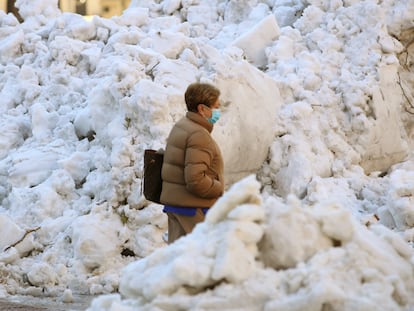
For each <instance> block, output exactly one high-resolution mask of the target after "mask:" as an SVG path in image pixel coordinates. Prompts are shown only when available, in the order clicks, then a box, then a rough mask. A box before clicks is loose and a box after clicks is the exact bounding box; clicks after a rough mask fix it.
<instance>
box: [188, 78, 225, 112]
mask: <svg viewBox="0 0 414 311" xmlns="http://www.w3.org/2000/svg"><path fill="white" fill-rule="evenodd" d="M184 97H185V103H186V105H187V109H188V111H192V112H198V109H199V108H198V105H204V106H207V107H213V106H214V105H215V104H216V103H217V101H218V99H219V97H220V91H219V90H218V89H217V88H216V87H214V86H213V85H211V84H208V83H192V84H190V85H189V86H188V87H187V90H186V92H185V95H184Z"/></svg>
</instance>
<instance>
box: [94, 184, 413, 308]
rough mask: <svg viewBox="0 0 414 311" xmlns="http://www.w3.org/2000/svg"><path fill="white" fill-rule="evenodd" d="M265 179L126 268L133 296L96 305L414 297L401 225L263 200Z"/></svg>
mask: <svg viewBox="0 0 414 311" xmlns="http://www.w3.org/2000/svg"><path fill="white" fill-rule="evenodd" d="M259 187H260V185H259V184H258V182H257V181H256V180H255V178H254V177H253V176H250V177H247V178H245V179H243V180H242V181H240V182H239V183H236V184H235V185H233V187H232V188H231V189H229V190H228V192H227V193H226V194H225V195H224V196H223V197H222V198H221V199H220V200H219V201H218V202H217V203H216V204H215V205H214V207H213V208H212V210H211V211H210V212H209V214H207V218H206V222H204V223H201V224H199V225H197V226H196V228H195V230H194V232H193V233H192V234H191V235H189V236H186V237H183V238H181V239H179V240H177V241H176V242H175V243H174V244H172V245H170V246H168V247H165V248H162V249H159V250H157V251H155V252H154V253H152V254H151V255H149V256H148V257H146V258H144V259H142V260H139V261H137V262H134V263H131V264H130V265H128V266H127V267H126V268H125V269H124V270H123V272H122V279H121V287H120V295H121V296H122V298H123V299H124V300H120V296H119V295H112V296H102V297H100V298H96V299H95V300H94V301H93V302H92V304H91V306H90V308H89V309H88V310H89V311H92V310H113V309H114V308H121V306H122V308H125V310H133V309H135V310H136V309H137V308H139V309H140V310H156V309H161V310H169V309H171V308H172V309H174V308H178V307H179V308H182V309H185V310H190V309H197V310H211V309H213V310H216V309H217V310H219V309H221V310H223V309H225V310H227V309H237V310H304V309H306V310H320V309H321V308H323V307H328V306H329V308H332V309H335V310H337V309H339V310H355V308H363V309H371V308H375V309H380V310H392V309H396V310H397V309H401V310H403V309H404V308H406V307H408V306H409V305H412V303H413V299H412V297H411V296H410V294H409V293H410V292H412V291H413V290H414V288H413V284H412V282H411V280H412V278H413V277H414V270H413V268H414V265H413V262H412V259H413V258H414V257H413V253H412V249H411V248H410V247H409V246H408V245H407V244H406V243H405V242H404V241H403V240H402V239H401V238H400V237H399V236H398V235H397V234H395V233H393V232H392V231H390V230H389V229H386V228H385V227H383V226H381V225H373V226H372V227H368V228H367V227H365V226H364V225H361V224H360V223H359V222H357V221H355V218H353V217H352V214H351V213H350V212H349V211H348V210H347V209H346V207H344V206H334V205H330V204H326V203H322V202H321V203H320V204H318V205H315V206H301V203H300V201H299V200H297V199H295V198H290V199H289V201H287V202H283V201H281V200H279V199H276V198H269V200H267V201H266V202H262V200H261V198H260V194H259ZM262 237H263V238H262ZM384 282H386V283H387V286H383V284H384ZM357 306H358V307H357Z"/></svg>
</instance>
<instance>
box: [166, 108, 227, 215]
mask: <svg viewBox="0 0 414 311" xmlns="http://www.w3.org/2000/svg"><path fill="white" fill-rule="evenodd" d="M212 130H213V125H212V124H210V123H209V122H208V121H207V120H206V119H205V118H203V117H202V116H200V115H199V114H198V113H195V112H187V114H186V116H185V117H183V118H182V119H181V120H179V121H178V122H177V123H176V124H175V125H174V127H173V128H172V130H171V132H170V135H169V137H168V140H167V146H166V149H165V153H164V163H163V166H162V173H161V175H162V180H163V183H162V192H161V202H162V203H163V204H167V205H173V206H182V207H211V206H212V205H213V204H214V203H215V202H216V200H217V199H218V198H219V197H220V196H221V195H222V194H223V191H224V180H223V158H222V156H221V152H220V148H219V147H218V145H217V143H216V142H215V141H214V139H213V138H212V137H211V135H210V133H211V131H212Z"/></svg>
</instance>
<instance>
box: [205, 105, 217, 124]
mask: <svg viewBox="0 0 414 311" xmlns="http://www.w3.org/2000/svg"><path fill="white" fill-rule="evenodd" d="M218 119H220V109H211V117H210V118H208V119H207V121H208V122H210V123H211V124H214V123H216V122H217V121H218Z"/></svg>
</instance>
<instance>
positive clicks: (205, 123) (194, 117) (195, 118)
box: [185, 111, 213, 133]
mask: <svg viewBox="0 0 414 311" xmlns="http://www.w3.org/2000/svg"><path fill="white" fill-rule="evenodd" d="M185 116H186V117H187V118H188V119H190V120H191V121H193V122H195V123H198V124H200V125H201V126H202V127H204V128H205V129H206V130H207V131H209V133H211V131H212V130H213V124H211V123H210V122H208V121H207V120H206V119H205V118H204V117H202V116H200V115H199V114H198V113H196V112H192V111H187V114H186V115H185Z"/></svg>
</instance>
